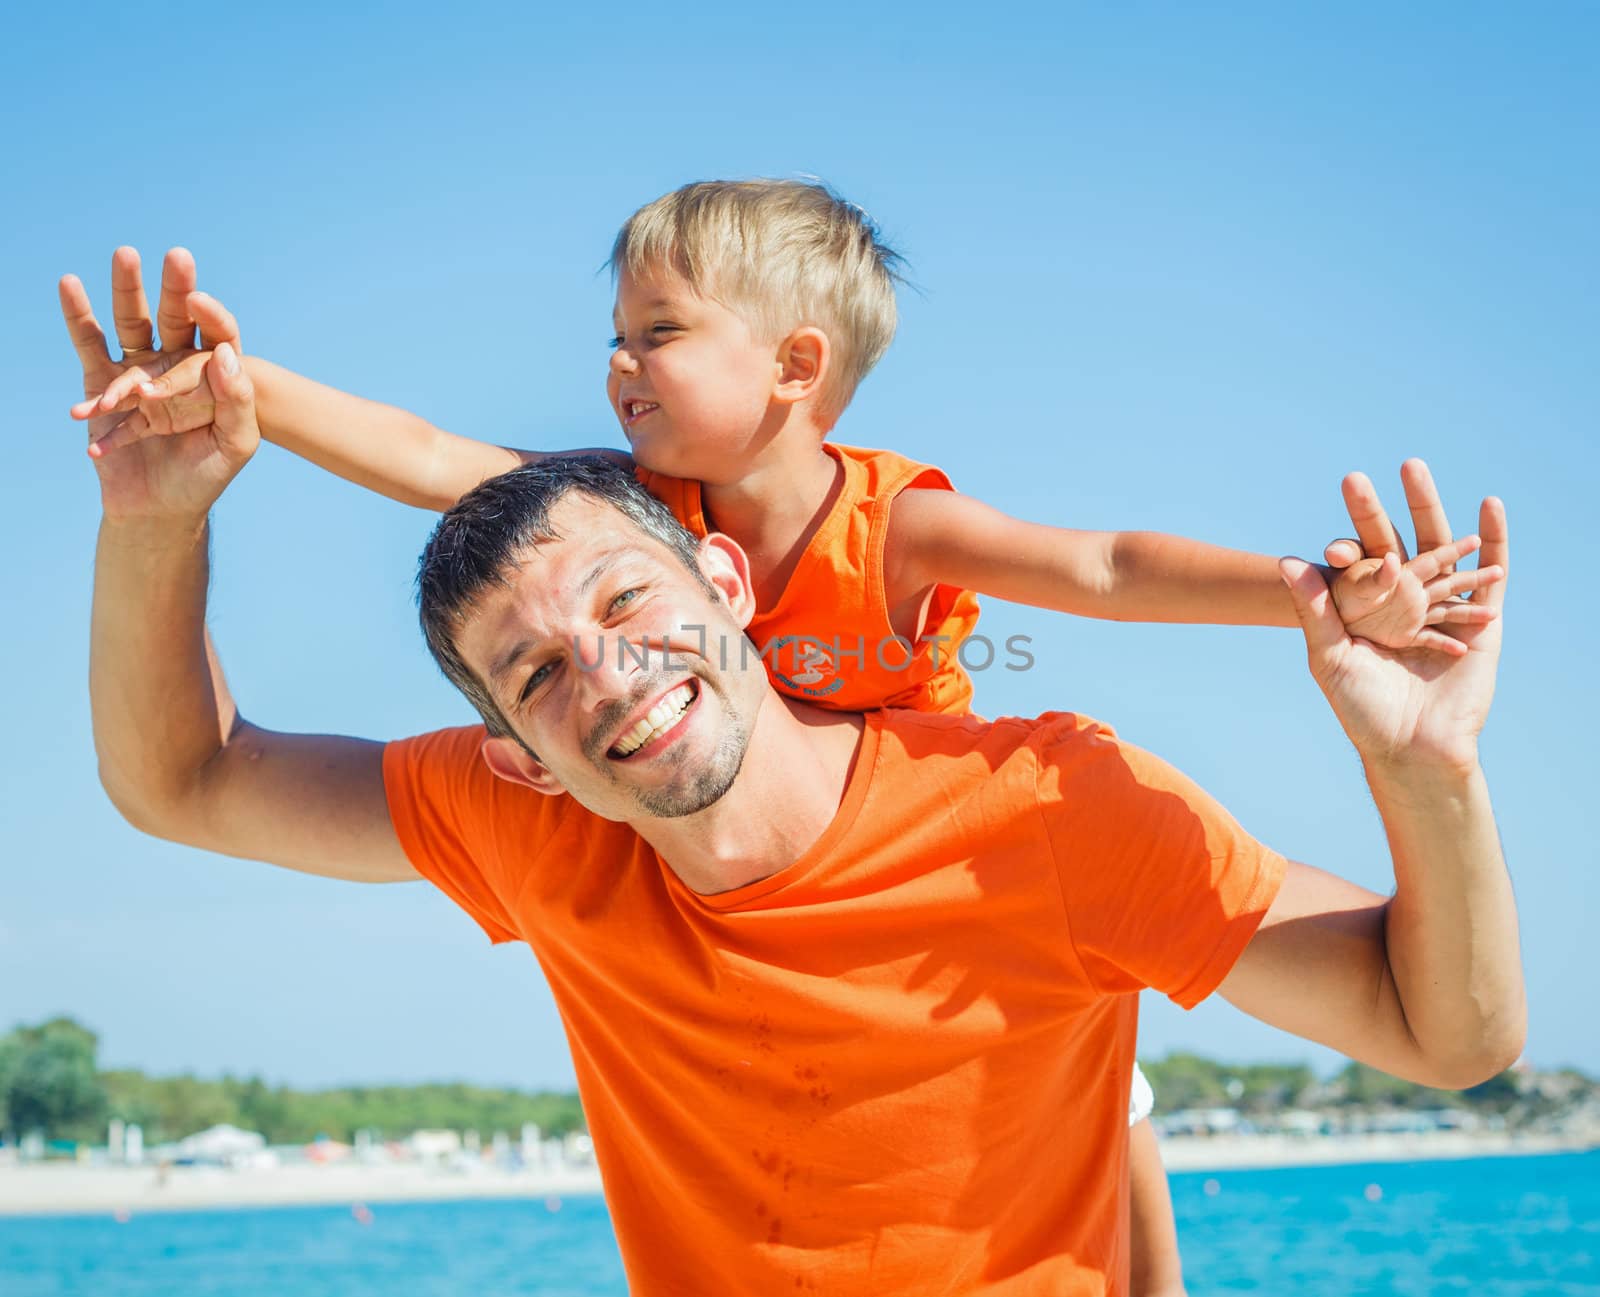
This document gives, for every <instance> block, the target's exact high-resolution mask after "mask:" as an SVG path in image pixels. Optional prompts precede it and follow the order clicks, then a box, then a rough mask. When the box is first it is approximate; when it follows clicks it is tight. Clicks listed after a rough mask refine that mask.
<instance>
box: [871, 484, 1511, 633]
mask: <svg viewBox="0 0 1600 1297" xmlns="http://www.w3.org/2000/svg"><path fill="white" fill-rule="evenodd" d="M1367 496H1371V497H1372V499H1373V500H1374V501H1375V500H1376V493H1375V492H1373V490H1372V486H1371V483H1370V482H1368V481H1367V480H1366V479H1365V478H1364V477H1362V476H1360V475H1359V474H1352V475H1351V477H1350V478H1349V479H1347V480H1346V484H1345V498H1346V503H1347V505H1349V506H1350V510H1351V514H1352V516H1353V517H1357V518H1359V517H1364V516H1372V517H1376V518H1378V519H1382V517H1383V514H1382V509H1381V507H1379V508H1378V509H1377V512H1376V514H1370V515H1369V513H1368V511H1367V510H1366V508H1365V505H1366V503H1367V501H1366V497H1367ZM1385 527H1387V524H1386V523H1385ZM1361 539H1362V542H1363V544H1364V545H1365V547H1366V552H1367V554H1368V558H1367V559H1365V560H1362V561H1359V562H1357V563H1355V564H1353V565H1352V566H1350V567H1348V568H1346V569H1345V570H1344V571H1335V570H1333V569H1327V570H1325V575H1326V576H1327V577H1328V579H1329V580H1330V582H1331V585H1332V589H1333V593H1334V600H1335V603H1336V606H1337V608H1338V611H1339V614H1340V616H1341V618H1342V619H1343V620H1344V623H1345V626H1346V628H1347V629H1348V630H1349V631H1350V633H1351V634H1352V635H1355V636H1359V637H1361V638H1365V639H1370V640H1372V641H1373V642H1374V643H1377V644H1381V645H1384V646H1385V647H1389V648H1408V647H1427V648H1432V649H1437V650H1439V651H1441V652H1444V653H1449V654H1459V653H1461V652H1462V651H1463V650H1462V649H1461V647H1460V643H1459V641H1457V640H1455V639H1453V638H1451V637H1450V636H1448V635H1445V634H1442V633H1441V630H1440V628H1441V627H1444V626H1456V627H1463V626H1473V625H1482V624H1483V623H1484V622H1486V621H1488V620H1491V619H1492V618H1493V617H1494V616H1495V613H1494V610H1493V609H1492V608H1490V607H1489V606H1487V605H1484V604H1478V603H1463V602H1461V601H1459V600H1458V599H1457V598H1456V596H1458V595H1461V594H1465V593H1469V592H1472V591H1475V590H1480V589H1483V588H1485V587H1487V586H1488V585H1491V584H1492V583H1493V582H1495V581H1497V580H1499V578H1500V575H1501V573H1500V572H1499V570H1498V569H1496V568H1493V567H1486V568H1480V569H1479V570H1477V571H1474V572H1455V571H1453V564H1454V563H1455V562H1456V560H1458V559H1460V558H1462V557H1465V556H1466V555H1468V554H1470V553H1472V552H1473V550H1475V549H1476V548H1477V547H1478V540H1477V537H1475V536H1474V537H1467V538H1464V539H1462V540H1459V541H1448V542H1447V543H1446V544H1442V545H1440V546H1438V547H1436V548H1434V549H1431V550H1429V551H1428V552H1426V553H1424V554H1421V555H1419V556H1418V557H1417V558H1415V559H1411V560H1410V561H1409V562H1404V561H1402V560H1403V558H1404V553H1403V551H1401V550H1399V541H1398V537H1397V536H1396V535H1395V534H1394V532H1393V529H1392V528H1387V531H1386V534H1385V536H1384V537H1382V538H1379V537H1378V536H1377V535H1376V534H1374V535H1373V536H1370V537H1369V536H1367V535H1365V534H1363V535H1362V537H1361ZM884 579H885V584H886V586H887V587H888V588H887V595H888V599H889V605H890V607H891V608H894V607H899V606H903V605H905V604H907V603H914V602H916V601H917V599H918V597H919V595H920V594H921V593H922V592H925V591H926V590H927V588H928V587H929V586H932V585H936V584H944V585H954V586H961V587H964V588H966V589H969V590H975V591H977V592H978V593H979V594H986V595H991V596H993V597H995V598H998V599H1010V600H1013V601H1015V602H1017V603H1026V604H1032V605H1034V606H1035V607H1040V608H1052V609H1055V610H1056V611H1058V612H1066V613H1074V614H1076V615H1078V616H1080V617H1100V618H1106V619H1109V620H1112V621H1148V622H1191V623H1203V624H1208V625H1222V626H1294V625H1296V624H1297V622H1296V617H1295V609H1294V603H1293V601H1292V600H1291V599H1290V597H1289V595H1288V592H1287V591H1286V590H1285V589H1284V586H1283V581H1282V579H1281V577H1280V576H1279V573H1278V560H1277V559H1276V558H1272V557H1268V556H1267V555H1264V554H1249V553H1245V552H1243V551H1241V550H1234V549H1225V548H1223V547H1222V546H1220V545H1208V544H1206V543H1205V542H1203V541H1197V540H1187V539H1185V538H1183V537H1181V536H1169V535H1164V534H1162V533H1160V532H1150V531H1074V530H1070V529H1068V528H1065V527H1048V526H1044V525H1042V524H1039V523H1031V522H1023V521H1022V520H1021V519H1018V518H1012V517H1010V516H1008V515H1007V514H1004V513H1002V512H1001V511H1000V510H998V509H995V508H993V507H991V506H989V505H986V504H984V503H983V502H982V501H981V500H975V499H973V498H972V497H971V496H965V495H959V494H957V493H956V492H953V491H939V490H920V489H912V490H908V491H905V492H903V493H902V494H901V495H900V496H899V497H897V498H896V500H895V502H894V509H893V512H892V513H891V514H890V520H889V533H888V538H887V542H886V544H885V548H884Z"/></svg>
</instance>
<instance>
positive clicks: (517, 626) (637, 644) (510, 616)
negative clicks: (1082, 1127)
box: [457, 493, 766, 821]
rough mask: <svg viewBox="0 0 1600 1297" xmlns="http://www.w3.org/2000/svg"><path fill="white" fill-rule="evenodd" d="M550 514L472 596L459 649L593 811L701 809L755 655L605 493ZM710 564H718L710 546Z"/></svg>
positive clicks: (629, 814)
mask: <svg viewBox="0 0 1600 1297" xmlns="http://www.w3.org/2000/svg"><path fill="white" fill-rule="evenodd" d="M550 521H551V525H552V528H553V530H554V531H555V533H556V535H557V536H558V537H559V539H555V540H551V541H547V542H544V543H542V544H540V545H538V546H536V547H534V548H533V549H532V550H531V551H530V552H529V553H528V554H527V555H526V556H525V558H524V559H523V561H522V563H521V564H520V566H519V567H518V568H517V569H516V571H515V572H514V573H513V574H512V575H511V577H510V580H509V583H508V584H507V585H505V586H491V587H489V589H488V590H486V591H485V592H484V593H483V595H481V596H480V597H479V599H478V600H477V601H476V603H475V605H474V607H473V611H472V613H471V615H470V616H469V617H468V619H467V622H466V624H465V625H464V626H463V627H462V629H461V631H460V632H459V634H458V635H457V647H458V648H459V650H460V652H461V655H462V657H463V658H464V659H465V661H466V663H467V665H468V666H469V667H471V668H472V670H473V671H474V672H475V673H476V674H477V675H478V677H479V679H481V680H483V681H484V682H485V683H486V684H487V685H488V688H489V692H490V693H491V694H492V695H493V696H494V698H495V700H496V702H497V703H498V704H499V706H500V708H501V711H502V713H503V714H504V715H505V717H506V718H507V719H508V720H509V721H510V722H511V725H512V727H513V728H514V729H515V730H516V732H517V734H518V735H519V736H520V737H521V738H522V739H523V741H524V742H526V744H527V745H528V746H529V747H530V748H532V749H533V751H534V752H536V753H537V754H538V764H539V765H542V767H543V768H544V771H547V772H548V776H549V777H550V779H552V780H553V781H554V783H556V784H559V786H560V789H562V790H565V791H566V792H569V793H571V794H572V796H573V797H575V798H576V799H577V800H578V801H579V802H581V803H582V804H583V805H584V806H586V807H588V808H589V809H590V810H591V811H593V812H595V813H596V814H597V815H601V816H603V817H605V818H607V819H612V820H625V821H636V820H639V819H641V818H658V819H667V818H675V817H678V816H683V815H692V814H694V813H695V812H696V811H700V810H703V809H705V808H706V807H707V806H710V805H711V804H712V803H714V802H716V801H717V800H718V799H719V798H720V797H721V796H722V795H723V793H725V792H726V791H727V790H728V788H729V787H730V786H731V784H732V782H733V779H734V776H735V775H737V774H738V772H739V766H740V763H741V762H742V761H743V759H744V752H745V747H746V745H747V743H748V742H749V736H750V732H751V728H752V726H753V724H754V721H755V716H756V712H757V711H758V710H759V708H760V704H761V700H762V698H763V697H764V696H765V692H766V676H765V672H764V670H763V668H762V666H761V663H760V661H759V659H758V658H756V656H755V654H754V652H753V650H752V651H750V652H748V653H746V652H744V651H742V650H743V649H744V647H745V644H746V641H745V640H744V637H743V634H742V632H741V627H740V624H739V622H738V620H737V619H736V618H735V617H734V616H733V614H732V613H731V612H730V609H729V607H728V605H727V604H726V603H724V602H723V601H722V600H721V599H719V598H718V597H717V596H716V595H714V594H713V593H712V592H711V591H709V590H707V589H706V587H705V586H703V585H702V584H701V583H700V582H699V581H697V580H696V577H695V574H694V573H692V572H690V571H689V570H688V569H687V568H686V567H684V565H683V563H682V562H681V561H680V560H679V559H678V557H677V556H676V555H675V554H673V553H672V551H671V550H669V549H668V548H667V547H666V546H665V545H664V544H662V543H661V542H659V541H657V540H655V539H653V538H652V537H649V536H646V535H644V534H643V533H641V532H640V531H639V530H638V529H637V528H636V527H634V525H633V524H632V523H631V522H630V521H629V520H628V519H627V518H626V517H625V516H624V515H622V514H620V513H618V512H617V511H616V510H615V509H613V508H611V507H610V506H609V505H606V504H604V503H602V502H600V501H597V500H594V499H592V498H590V497H588V496H584V495H581V494H577V493H574V494H571V495H568V496H566V497H565V498H564V499H562V500H561V501H560V502H559V503H558V504H557V505H556V507H555V508H554V509H552V510H551V516H550ZM707 563H708V566H709V567H710V568H711V569H712V573H713V576H717V575H718V574H719V573H722V574H725V571H726V568H727V560H725V559H724V558H722V556H721V554H720V552H718V553H712V554H710V555H709V556H708V558H707ZM696 627H699V628H703V629H695V628H696ZM519 759H521V758H519ZM525 765H526V766H527V767H528V768H532V769H534V770H537V767H536V766H532V763H531V762H528V763H525ZM529 782H533V781H532V780H530V781H529ZM550 791H554V789H551V790H550Z"/></svg>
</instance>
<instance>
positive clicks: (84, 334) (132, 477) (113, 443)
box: [60, 248, 260, 521]
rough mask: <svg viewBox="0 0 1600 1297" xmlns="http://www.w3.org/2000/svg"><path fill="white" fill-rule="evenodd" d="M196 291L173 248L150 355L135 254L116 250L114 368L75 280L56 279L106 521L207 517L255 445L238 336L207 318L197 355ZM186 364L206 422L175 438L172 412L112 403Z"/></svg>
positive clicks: (185, 261)
mask: <svg viewBox="0 0 1600 1297" xmlns="http://www.w3.org/2000/svg"><path fill="white" fill-rule="evenodd" d="M193 284H194V261H193V259H192V258H191V257H190V256H189V254H188V253H186V252H184V251H183V250H182V249H174V250H173V251H172V252H170V253H168V254H167V261H166V269H165V271H164V273H163V276H162V291H161V306H160V310H159V311H158V315H157V318H158V320H159V321H160V329H161V334H160V336H161V341H162V349H161V350H160V351H157V350H156V349H155V347H154V342H155V328H154V326H153V325H152V323H151V320H150V314H149V310H150V308H149V304H148V302H147V300H146V298H145V294H144V287H143V284H142V282H141V280H140V274H139V258H138V254H137V253H136V252H134V251H133V249H131V248H119V249H118V250H117V252H116V254H115V255H114V256H113V258H112V285H113V288H112V309H113V314H114V319H115V321H116V331H117V338H118V340H119V342H120V343H121V345H122V348H123V357H122V359H121V360H120V361H114V360H112V359H111V355H110V352H109V350H108V349H107V346H106V339H105V335H104V333H103V332H102V331H101V328H100V325H99V324H98V323H97V322H96V320H95V318H94V311H93V309H92V307H91V306H90V303H89V297H88V294H87V293H86V292H85V291H84V288H83V285H82V283H81V282H80V281H79V280H78V278H77V277H76V276H74V275H68V276H66V277H65V278H63V279H62V281H61V285H60V293H61V309H62V314H63V316H64V317H65V319H66V322H67V331H68V333H69V334H71V336H72V341H73V345H74V347H76V349H77V352H78V358H79V361H80V362H81V363H82V365H83V375H84V391H85V393H86V394H87V396H88V399H87V400H85V401H84V402H83V403H82V405H80V406H78V407H75V409H74V413H75V414H78V415H79V417H86V418H88V420H89V436H90V446H89V453H90V457H91V458H92V459H93V460H94V462H95V469H96V471H97V472H98V474H99V477H100V495H101V503H102V506H103V508H104V510H105V513H106V516H107V518H108V519H140V518H143V519H158V518H159V519H168V520H179V521H198V520H200V519H202V518H204V516H205V514H206V512H207V510H209V509H210V507H211V505H212V504H213V503H214V502H215V501H216V499H217V497H218V496H219V495H221V494H222V491H223V489H224V488H225V487H226V486H227V484H228V482H230V481H231V480H232V479H233V476H234V474H236V473H237V472H238V471H239V469H240V468H242V467H243V466H244V464H245V463H246V461H248V460H249V458H250V456H251V455H252V454H254V453H255V448H256V446H257V444H258V443H259V441H260V432H259V430H258V429H257V427H256V421H255V412H254V408H253V404H252V399H251V396H252V394H251V390H250V382H249V379H248V378H247V377H246V376H245V374H244V371H243V369H242V368H241V366H240V365H239V356H238V335H237V330H236V329H233V330H231V335H232V336H225V331H224V330H223V328H222V327H221V326H222V325H224V324H227V325H231V323H232V317H231V316H226V312H223V313H222V316H223V317H226V318H225V319H222V318H220V317H217V316H212V317H211V318H210V320H209V321H208V324H207V327H206V328H204V329H203V330H202V341H204V342H205V344H206V345H207V346H208V347H211V348H213V351H212V353H211V354H210V355H209V356H204V357H202V355H201V354H200V353H198V352H196V350H195V348H194V345H193V344H194V320H193V319H192V318H191V315H190V314H189V311H188V302H189V298H190V294H191V293H192V290H193ZM207 335H210V336H207ZM184 362H188V363H189V365H190V366H191V367H192V368H196V369H198V370H199V380H200V389H199V390H200V391H201V392H202V393H203V404H204V406H205V408H206V411H207V417H206V419H205V420H204V421H203V422H193V421H191V426H190V427H187V428H184V429H182V430H175V429H174V426H173V424H172V409H171V407H170V405H159V404H157V403H150V404H148V405H146V406H144V407H138V406H136V404H135V402H136V401H137V398H136V397H124V396H118V395H116V393H117V392H119V391H122V390H125V389H126V388H128V387H130V386H131V387H134V388H137V387H138V386H139V385H140V384H142V383H144V382H146V381H149V380H150V378H151V376H156V377H159V376H160V375H161V374H163V373H165V372H166V371H167V370H170V369H172V368H173V367H174V366H178V365H181V364H183V363H184ZM108 397H111V398H113V399H110V400H108V399H106V398H108ZM151 432H156V433H165V434H168V435H158V436H150V435H148V434H149V433H151ZM130 443H131V444H130Z"/></svg>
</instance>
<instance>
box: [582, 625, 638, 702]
mask: <svg viewBox="0 0 1600 1297" xmlns="http://www.w3.org/2000/svg"><path fill="white" fill-rule="evenodd" d="M652 653H653V650H652V649H651V648H650V647H649V645H648V643H647V642H646V643H640V642H637V641H633V640H627V639H623V638H621V637H619V636H618V635H615V634H607V633H605V632H604V631H601V632H599V633H597V634H594V635H585V636H583V637H582V639H580V640H579V641H578V643H577V656H576V662H575V665H576V667H577V669H578V676H579V680H580V688H581V689H582V690H583V705H584V707H585V708H586V709H587V710H589V711H591V712H599V711H601V710H603V709H604V708H606V707H612V706H615V705H617V704H618V703H627V702H628V701H629V700H630V699H631V698H632V696H633V693H634V690H636V689H637V688H638V687H639V677H640V675H641V674H642V673H645V672H647V671H648V669H649V667H650V665H651V655H652Z"/></svg>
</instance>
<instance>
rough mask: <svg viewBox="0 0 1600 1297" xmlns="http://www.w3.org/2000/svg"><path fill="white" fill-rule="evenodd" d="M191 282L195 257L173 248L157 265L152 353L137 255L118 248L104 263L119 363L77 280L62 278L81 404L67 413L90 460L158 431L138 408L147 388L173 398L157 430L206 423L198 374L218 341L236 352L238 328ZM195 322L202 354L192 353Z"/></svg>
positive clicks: (208, 410)
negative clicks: (85, 440) (80, 429)
mask: <svg viewBox="0 0 1600 1297" xmlns="http://www.w3.org/2000/svg"><path fill="white" fill-rule="evenodd" d="M194 285H195V265H194V258H193V257H192V256H190V255H189V253H188V252H187V251H186V250H184V249H183V248H173V249H172V250H171V251H170V252H168V253H167V255H166V259H165V262H164V264H163V268H162V275H161V300H160V306H159V309H158V310H157V313H156V320H157V324H158V326H159V330H160V340H161V347H160V350H157V349H156V346H155V342H156V327H154V326H152V324H151V321H150V307H149V303H148V301H147V299H146V297H145V292H144V284H143V279H142V276H141V273H140V265H139V254H138V252H136V251H135V250H134V249H133V248H126V247H124V248H118V249H117V250H116V252H115V253H113V254H112V258H111V300H112V318H113V319H114V321H115V325H116V334H117V341H118V343H119V345H120V346H121V348H122V358H121V359H120V360H112V359H111V354H110V352H109V350H108V349H107V347H106V339H105V335H104V333H102V332H101V329H100V325H99V323H98V322H97V321H96V320H95V318H94V311H93V309H92V308H91V306H90V304H89V296H88V293H87V292H85V290H84V287H83V284H82V282H81V281H80V280H79V279H78V277H77V276H76V275H66V276H64V277H63V278H62V280H61V283H60V286H59V291H60V296H61V313H62V315H63V316H64V317H65V319H66V323H67V332H68V333H69V334H70V335H71V337H72V344H73V346H74V348H75V349H76V350H77V353H78V360H79V362H80V364H81V365H82V366H83V391H84V398H85V399H84V400H82V401H80V402H79V403H78V404H77V405H75V406H73V407H72V410H71V414H72V417H73V418H74V419H78V420H80V421H82V420H87V421H88V423H89V447H90V449H89V453H90V455H91V456H92V457H98V456H101V455H105V454H109V453H110V452H111V451H113V450H116V449H118V448H119V447H122V446H125V445H127V444H129V443H130V442H133V441H137V440H139V439H141V438H142V437H146V436H150V435H151V434H152V433H153V432H156V431H158V429H156V428H154V427H152V425H151V423H150V421H149V419H148V418H147V416H146V415H145V414H144V413H142V412H141V411H140V410H139V409H138V402H139V400H140V399H141V396H142V395H154V394H155V393H153V392H149V393H142V392H141V388H148V386H149V385H150V384H152V383H158V384H160V389H159V390H160V391H161V393H162V394H163V395H168V396H172V397H174V398H175V399H174V400H173V401H172V402H171V404H170V406H169V409H168V411H167V418H166V421H165V422H164V423H163V424H162V425H161V428H160V429H159V430H160V431H167V432H189V431H193V430H195V429H198V428H203V427H206V426H208V425H209V424H210V423H211V421H212V412H213V407H212V403H211V398H210V392H209V389H208V388H207V386H206V384H205V382H204V380H203V377H202V376H203V373H204V370H205V367H206V363H207V361H208V360H209V359H210V351H211V349H212V348H214V347H216V346H217V344H218V343H220V342H227V343H228V344H229V345H230V346H231V347H232V348H233V349H234V351H236V352H237V351H238V350H239V326H238V324H237V323H236V322H235V321H234V318H233V316H232V315H230V314H229V313H228V311H227V310H226V309H224V308H223V306H222V304H221V303H220V302H217V301H216V300H215V299H214V298H211V297H209V296H208V295H206V294H205V293H199V292H196V291H195V288H194ZM196 325H198V326H199V328H200V341H201V344H202V346H203V347H204V348H205V350H203V351H198V350H196V348H195V338H194V332H195V326H196Z"/></svg>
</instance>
